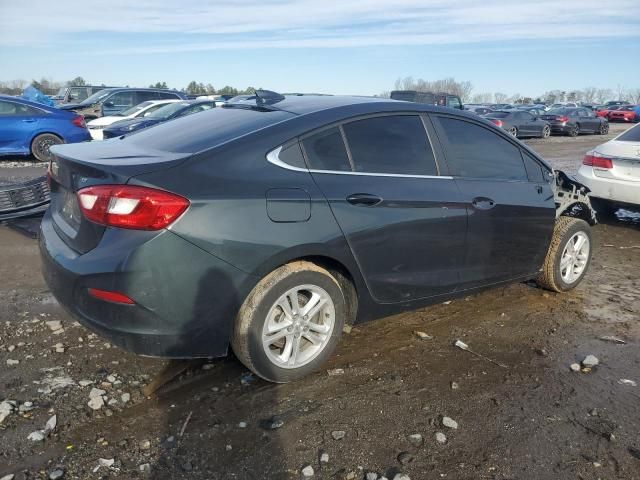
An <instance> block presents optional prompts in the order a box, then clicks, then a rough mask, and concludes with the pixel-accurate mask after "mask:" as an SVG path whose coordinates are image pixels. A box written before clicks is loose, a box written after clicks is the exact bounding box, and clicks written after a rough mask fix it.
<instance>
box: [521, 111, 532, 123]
mask: <svg viewBox="0 0 640 480" xmlns="http://www.w3.org/2000/svg"><path fill="white" fill-rule="evenodd" d="M520 118H522V120H524V121H527V122H530V121H531V120H533V115H531V114H530V113H529V112H520Z"/></svg>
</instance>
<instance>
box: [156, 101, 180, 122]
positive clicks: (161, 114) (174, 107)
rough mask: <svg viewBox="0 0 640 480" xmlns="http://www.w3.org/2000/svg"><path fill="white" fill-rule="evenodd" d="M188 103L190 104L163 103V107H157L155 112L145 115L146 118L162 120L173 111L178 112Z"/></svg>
mask: <svg viewBox="0 0 640 480" xmlns="http://www.w3.org/2000/svg"><path fill="white" fill-rule="evenodd" d="M189 105H191V104H190V103H187V102H176V103H170V104H169V105H165V106H164V107H161V108H159V109H157V110H156V111H155V112H153V113H151V114H149V115H147V118H155V119H156V120H164V119H165V118H169V117H170V116H171V115H173V114H174V113H176V112H179V111H180V110H182V109H183V108H185V107H188V106H189Z"/></svg>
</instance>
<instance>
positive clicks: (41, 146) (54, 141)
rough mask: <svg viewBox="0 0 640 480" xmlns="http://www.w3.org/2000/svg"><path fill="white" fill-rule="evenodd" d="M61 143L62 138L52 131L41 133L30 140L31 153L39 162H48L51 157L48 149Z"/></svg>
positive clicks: (62, 141)
mask: <svg viewBox="0 0 640 480" xmlns="http://www.w3.org/2000/svg"><path fill="white" fill-rule="evenodd" d="M61 143H64V140H62V139H61V138H60V137H59V136H57V135H54V134H53V133H41V134H40V135H37V136H36V138H34V139H33V140H32V141H31V154H32V155H33V156H34V157H35V158H36V160H38V161H39V162H48V161H49V160H51V157H52V155H51V152H50V151H49V149H50V148H51V147H52V146H53V145H60V144H61Z"/></svg>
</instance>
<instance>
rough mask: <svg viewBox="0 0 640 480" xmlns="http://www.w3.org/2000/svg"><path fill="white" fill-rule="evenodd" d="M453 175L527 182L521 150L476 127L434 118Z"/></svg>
mask: <svg viewBox="0 0 640 480" xmlns="http://www.w3.org/2000/svg"><path fill="white" fill-rule="evenodd" d="M436 122H437V124H439V129H438V135H439V137H440V139H441V140H442V141H443V142H444V143H445V146H446V155H447V162H448V163H449V170H450V171H451V174H452V175H455V176H461V177H471V178H501V179H508V180H527V174H526V171H525V169H524V164H523V162H522V157H521V156H520V149H519V148H518V147H516V146H515V145H513V144H512V143H511V142H509V141H508V140H506V139H504V138H502V137H501V136H499V135H498V134H496V133H494V132H492V131H490V130H488V129H487V128H484V127H481V126H479V125H476V124H473V123H470V122H465V121H462V120H455V119H453V118H446V117H436Z"/></svg>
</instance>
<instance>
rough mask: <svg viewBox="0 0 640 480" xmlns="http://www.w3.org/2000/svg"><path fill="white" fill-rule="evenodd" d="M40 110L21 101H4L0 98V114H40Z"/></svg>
mask: <svg viewBox="0 0 640 480" xmlns="http://www.w3.org/2000/svg"><path fill="white" fill-rule="evenodd" d="M41 114H42V111H41V110H38V109H37V108H33V107H30V106H28V105H23V104H21V103H14V102H4V101H2V100H0V116H14V115H15V116H18V115H41Z"/></svg>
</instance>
